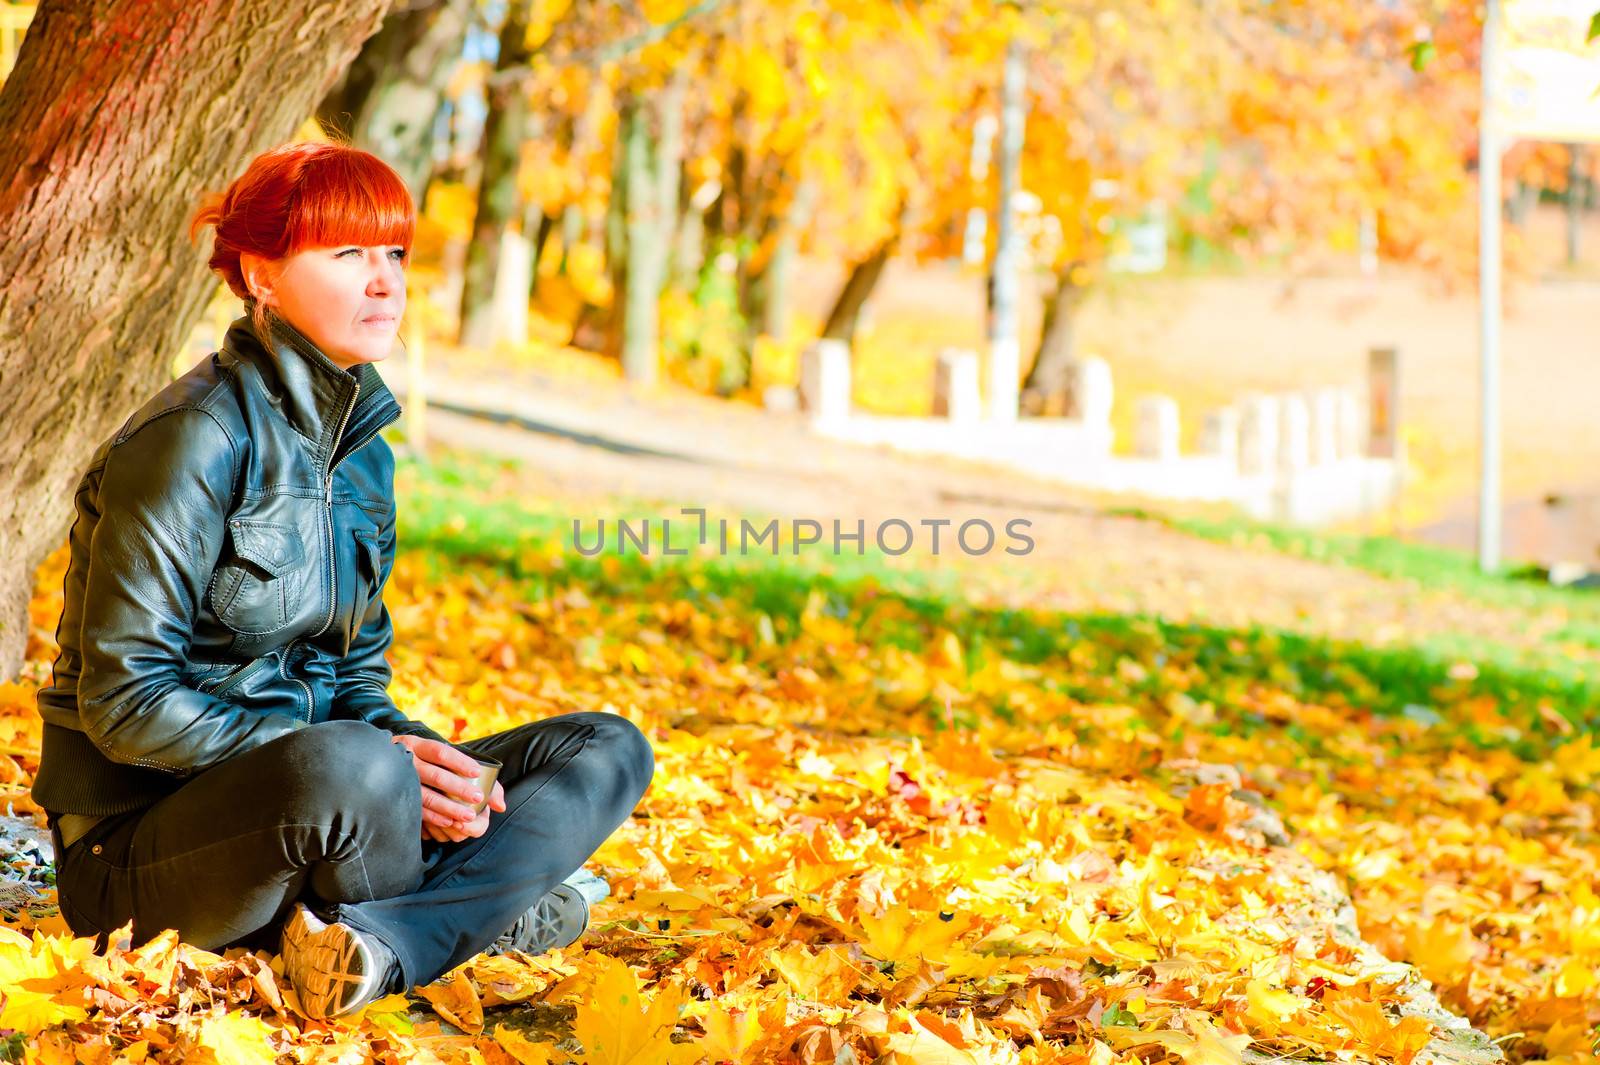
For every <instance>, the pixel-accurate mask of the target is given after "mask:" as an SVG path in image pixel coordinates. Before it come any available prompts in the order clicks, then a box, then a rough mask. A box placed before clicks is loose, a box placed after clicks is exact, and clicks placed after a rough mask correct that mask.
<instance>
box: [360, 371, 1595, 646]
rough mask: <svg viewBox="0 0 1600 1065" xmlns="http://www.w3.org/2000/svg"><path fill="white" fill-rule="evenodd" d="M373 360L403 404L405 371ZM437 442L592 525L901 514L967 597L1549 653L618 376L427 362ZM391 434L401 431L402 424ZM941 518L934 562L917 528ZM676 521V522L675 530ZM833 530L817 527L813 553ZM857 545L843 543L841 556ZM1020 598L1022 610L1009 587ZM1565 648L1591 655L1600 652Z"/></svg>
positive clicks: (1525, 636)
mask: <svg viewBox="0 0 1600 1065" xmlns="http://www.w3.org/2000/svg"><path fill="white" fill-rule="evenodd" d="M380 365H381V366H382V369H383V372H384V376H385V379H386V380H387V381H388V383H389V384H390V387H391V388H392V389H393V390H394V391H395V394H396V395H397V396H399V397H400V398H401V402H402V404H404V402H405V389H406V381H405V371H404V367H403V366H391V365H384V364H380ZM429 393H430V405H429V410H428V428H429V434H430V438H431V439H432V441H434V442H435V443H438V444H443V445H446V446H457V447H463V448H469V449H473V450H477V451H481V452H484V453H487V454H495V455H503V456H507V457H514V458H518V459H522V460H525V461H526V462H527V463H528V465H529V467H530V469H529V474H528V476H529V478H530V484H531V486H532V487H531V489H530V490H537V491H542V492H546V493H549V494H552V495H555V496H558V497H561V498H564V499H565V500H567V501H568V502H569V503H570V504H571V505H572V506H573V508H574V509H573V514H574V517H578V518H581V519H582V520H583V522H584V527H585V528H586V529H593V527H594V522H595V520H597V519H598V518H601V517H611V516H614V514H615V511H616V508H617V506H618V502H617V497H619V496H621V497H632V498H634V499H636V500H639V501H644V502H647V503H648V505H649V506H653V507H656V508H658V509H657V510H656V511H655V513H656V514H658V515H659V516H661V517H667V518H674V519H676V518H679V517H681V515H680V514H679V510H678V508H679V507H685V506H687V507H702V506H703V507H707V508H709V509H711V510H712V511H716V510H719V509H722V510H734V511H739V512H743V513H745V514H746V515H749V516H751V517H752V518H754V517H756V516H758V515H759V516H761V517H762V518H763V519H765V518H767V517H776V518H778V519H780V521H782V522H785V523H787V522H789V521H790V520H794V519H802V518H812V519H816V520H818V521H820V522H822V523H823V525H824V528H825V529H826V530H828V533H831V529H832V520H833V519H835V518H837V519H840V520H841V521H842V522H844V523H845V528H846V529H847V530H853V529H854V527H855V521H856V519H858V518H860V519H863V520H865V522H866V529H867V536H868V542H869V543H870V542H871V538H872V533H873V530H874V529H875V528H876V527H877V525H878V523H880V522H882V521H885V520H888V519H891V518H900V519H902V520H903V521H905V522H907V523H909V524H910V525H911V526H913V527H914V528H916V529H917V530H918V535H917V539H916V542H915V544H914V545H913V547H912V549H911V551H910V552H908V554H907V556H906V557H907V558H910V557H912V555H915V556H917V562H918V564H919V565H925V566H928V567H936V568H942V567H947V566H954V567H960V570H961V573H962V580H963V581H964V582H965V583H964V587H967V588H969V589H971V597H972V598H973V599H974V600H975V601H979V600H988V601H995V602H1004V601H1025V602H1027V603H1028V604H1030V605H1033V606H1039V607H1047V608H1053V609H1059V610H1065V611H1073V612H1089V611H1112V612H1119V613H1129V612H1135V613H1136V612H1147V613H1151V614H1159V615H1161V616H1162V617H1164V618H1167V619H1169V620H1189V621H1204V622H1207V623H1210V624H1217V625H1224V626H1230V627H1247V626H1251V625H1265V626H1271V627H1279V628H1285V629H1292V630H1299V631H1306V632H1316V633H1322V634H1326V635H1332V636H1339V637H1346V638H1353V639H1359V640H1361V641H1363V642H1365V643H1368V644H1379V645H1381V644H1385V643H1391V642H1410V641H1413V640H1416V639H1418V638H1420V637H1424V636H1431V635H1442V634H1461V635H1470V636H1475V637H1481V638H1484V639H1489V640H1494V641H1497V642H1500V643H1505V644H1510V645H1513V646H1521V647H1531V646H1536V645H1539V644H1540V643H1541V642H1546V646H1547V647H1548V643H1547V640H1548V637H1549V635H1550V633H1552V632H1553V631H1555V630H1556V629H1559V628H1560V627H1562V626H1564V625H1566V624H1567V623H1568V621H1569V619H1568V617H1567V616H1566V614H1565V612H1564V611H1559V610H1544V611H1538V612H1534V611H1527V610H1518V609H1511V608H1495V607H1491V606H1486V605H1484V604H1482V603H1480V602H1477V601H1473V600H1465V599H1462V598H1460V597H1458V596H1455V595H1453V594H1446V593H1441V592H1437V591H1426V590H1422V589H1419V588H1417V587H1416V586H1415V585H1414V584H1413V583H1411V582H1408V581H1391V580H1386V579H1383V578H1379V577H1376V576H1373V575H1370V574H1368V573H1365V572H1363V571H1360V570H1354V569H1350V568H1346V567H1342V566H1330V565H1325V564H1320V563H1316V562H1313V561H1309V560H1305V559H1298V558H1293V557H1290V556H1287V555H1283V554H1280V553H1278V552H1275V551H1271V550H1268V549H1265V548H1253V547H1248V546H1232V545H1227V544H1218V543H1211V542H1208V541H1204V540H1200V539H1197V538H1195V537H1192V536H1188V535H1185V534H1183V533H1180V532H1177V531H1174V530H1172V529H1169V528H1168V527H1166V526H1165V525H1162V524H1161V523H1159V522H1155V521H1148V520H1143V519H1138V518H1127V517H1115V516H1110V515H1107V514H1105V513H1103V512H1102V508H1104V507H1107V506H1114V505H1127V504H1128V503H1129V502H1130V500H1128V499H1125V498H1118V499H1110V498H1107V497H1097V496H1096V495H1094V494H1092V493H1086V492H1083V491H1080V490H1074V489H1072V488H1070V487H1066V486H1063V485H1058V484H1053V483H1050V482H1046V481H1040V480H1037V479H1034V478H1030V477H1027V476H1026V475H1023V474H1019V473H1016V472H1014V471H1009V470H1000V469H997V468H993V467H988V466H985V465H983V464H981V463H971V462H960V461H952V460H937V459H927V458H916V457H911V456H903V455H898V454H896V453H894V452H892V451H889V450H888V449H886V448H865V447H859V446H855V445H851V444H846V443H842V442H837V441H830V440H825V439H822V438H819V437H816V436H813V435H812V434H810V433H809V432H808V431H807V430H806V428H805V425H804V420H803V418H802V417H801V416H800V415H797V414H777V413H772V412H767V411H762V410H759V409H756V408H754V407H750V406H747V405H745V404H740V403H732V402H727V401H722V400H717V399H715V398H711V397H708V396H703V395H700V394H698V393H695V392H692V391H690V390H688V389H686V388H681V387H678V386H676V385H674V384H665V385H661V386H659V387H657V388H655V389H650V390H639V389H636V388H634V387H632V386H630V385H628V384H627V383H625V382H622V381H620V380H612V381H599V382H595V381H572V380H562V379H556V378H554V377H552V376H549V375H546V374H542V373H538V372H535V371H531V370H518V369H515V368H510V367H505V366H499V367H496V368H495V369H494V371H493V373H492V375H490V374H486V373H484V372H482V371H477V370H469V369H467V368H465V367H464V366H463V365H462V364H459V363H458V364H456V365H454V366H452V365H451V364H450V363H449V362H447V361H444V360H443V359H441V360H437V361H436V363H435V365H433V366H431V367H430V370H429ZM402 424H403V423H402ZM936 518H948V519H950V520H951V522H952V525H950V526H947V527H946V528H945V532H944V536H943V539H942V541H941V553H940V554H939V555H938V556H937V557H933V556H932V554H931V540H930V536H931V534H930V532H929V530H928V529H927V527H925V526H922V525H920V524H919V523H920V522H922V521H923V520H924V519H936ZM968 518H983V519H986V520H987V521H988V522H989V523H990V524H991V525H992V526H993V527H994V528H995V529H996V531H997V533H998V534H999V537H1000V538H999V542H998V546H997V548H996V550H994V551H992V552H990V553H988V554H985V555H977V556H965V555H963V554H962V553H961V552H959V551H954V552H952V551H951V547H952V546H953V544H952V542H951V540H950V536H951V532H952V530H953V529H954V528H955V527H956V526H958V525H959V524H960V523H961V522H962V521H965V520H966V519H968ZM1013 518H1025V519H1027V520H1028V521H1029V522H1031V526H1029V527H1028V528H1027V530H1026V531H1027V534H1028V535H1029V536H1031V537H1032V538H1033V540H1034V543H1035V547H1034V549H1033V551H1032V552H1031V553H1030V554H1029V555H1027V556H1025V557H1018V556H1012V555H1007V554H1005V552H1004V551H1003V550H1001V549H1000V548H1003V547H1004V546H1005V545H1006V544H1007V543H1010V542H1014V541H1009V540H1007V539H1006V538H1005V528H1006V522H1007V521H1009V520H1011V519H1013ZM685 520H687V519H685ZM828 533H825V534H824V535H825V542H826V537H827V535H828ZM851 546H853V545H847V549H851ZM1018 592H1022V593H1025V600H1024V599H1022V597H1021V596H1019V595H1017V594H1016V593H1018ZM1574 654H1575V655H1580V656H1584V657H1588V658H1593V659H1596V660H1600V652H1594V651H1587V650H1582V649H1577V650H1575V651H1574Z"/></svg>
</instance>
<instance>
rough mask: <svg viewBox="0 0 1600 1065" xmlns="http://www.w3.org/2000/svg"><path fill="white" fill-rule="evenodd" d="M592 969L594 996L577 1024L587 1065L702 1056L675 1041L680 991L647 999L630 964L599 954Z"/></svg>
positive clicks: (651, 1064) (652, 1064)
mask: <svg viewBox="0 0 1600 1065" xmlns="http://www.w3.org/2000/svg"><path fill="white" fill-rule="evenodd" d="M593 964H594V967H595V970H596V971H595V972H594V973H593V977H592V980H591V983H590V990H589V994H588V995H587V997H586V998H585V1000H584V1001H583V1002H580V1003H578V1012H577V1016H576V1017H575V1018H574V1019H573V1022H572V1034H573V1035H574V1036H576V1037H577V1039H578V1042H579V1043H582V1044H583V1059H582V1060H583V1062H584V1065H660V1063H661V1062H665V1061H672V1060H678V1059H684V1058H686V1057H687V1056H690V1055H693V1054H695V1053H697V1052H696V1049H695V1046H694V1044H692V1043H688V1044H674V1043H672V1041H671V1038H670V1037H671V1035H672V1030H673V1028H674V1027H675V1026H676V1024H677V1020H678V1010H679V1007H680V1006H681V1005H682V1004H683V992H682V990H681V989H680V988H678V987H676V986H671V985H669V986H664V987H662V988H660V989H659V990H658V991H657V992H656V995H655V997H654V998H646V997H645V996H644V995H642V994H641V993H640V990H639V981H638V979H637V978H636V977H635V976H634V975H633V970H632V969H630V968H629V967H628V965H627V963H626V962H622V961H618V960H617V959H616V958H613V957H611V956H609V955H606V954H600V955H596V956H595V960H594V963H593Z"/></svg>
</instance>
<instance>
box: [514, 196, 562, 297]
mask: <svg viewBox="0 0 1600 1065" xmlns="http://www.w3.org/2000/svg"><path fill="white" fill-rule="evenodd" d="M522 217H523V222H522V225H523V232H525V233H526V232H528V231H529V230H532V231H533V247H532V248H531V249H529V262H528V270H529V273H530V274H531V276H530V277H529V278H528V299H529V300H530V301H531V300H533V299H534V298H535V297H536V296H538V295H539V261H540V260H541V259H543V258H544V249H545V247H546V245H548V244H549V243H550V234H551V233H552V232H554V231H555V227H556V216H555V215H553V214H549V213H547V212H545V211H544V210H543V209H542V208H539V207H532V206H530V207H529V208H528V210H527V211H526V212H525V213H524V214H523V216H522Z"/></svg>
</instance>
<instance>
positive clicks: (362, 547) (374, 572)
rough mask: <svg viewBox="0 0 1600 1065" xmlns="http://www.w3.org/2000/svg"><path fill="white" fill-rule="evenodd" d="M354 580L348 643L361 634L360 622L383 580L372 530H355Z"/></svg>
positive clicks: (381, 564)
mask: <svg viewBox="0 0 1600 1065" xmlns="http://www.w3.org/2000/svg"><path fill="white" fill-rule="evenodd" d="M352 532H353V533H354V534H355V538H356V579H355V601H354V602H353V603H352V609H351V612H350V643H355V640H356V636H357V634H359V633H360V632H361V622H362V619H364V618H365V617H366V616H367V609H368V608H369V607H370V606H371V605H372V601H373V600H374V599H376V598H377V597H378V593H379V591H380V588H379V583H380V582H381V581H382V580H383V549H382V548H380V547H379V546H378V534H377V533H376V532H375V531H374V530H372V529H365V528H356V529H353V530H352Z"/></svg>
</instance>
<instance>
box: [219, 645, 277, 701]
mask: <svg viewBox="0 0 1600 1065" xmlns="http://www.w3.org/2000/svg"><path fill="white" fill-rule="evenodd" d="M268 653H269V654H271V653H273V652H268ZM266 660H267V659H266V655H262V656H261V657H260V658H256V659H253V660H251V661H249V662H246V663H245V664H244V665H242V666H240V667H239V668H238V669H236V670H234V671H233V672H232V673H229V674H228V675H227V676H225V677H223V678H222V681H221V683H219V684H217V685H216V686H215V687H213V688H210V689H207V691H206V694H207V695H215V696H221V695H222V693H223V692H226V691H231V690H233V689H234V688H237V687H238V686H239V685H240V684H241V683H242V682H243V681H244V679H245V677H246V676H248V675H249V674H251V673H254V672H256V671H257V670H259V669H260V668H261V665H262V663H264V662H265V661H266Z"/></svg>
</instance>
